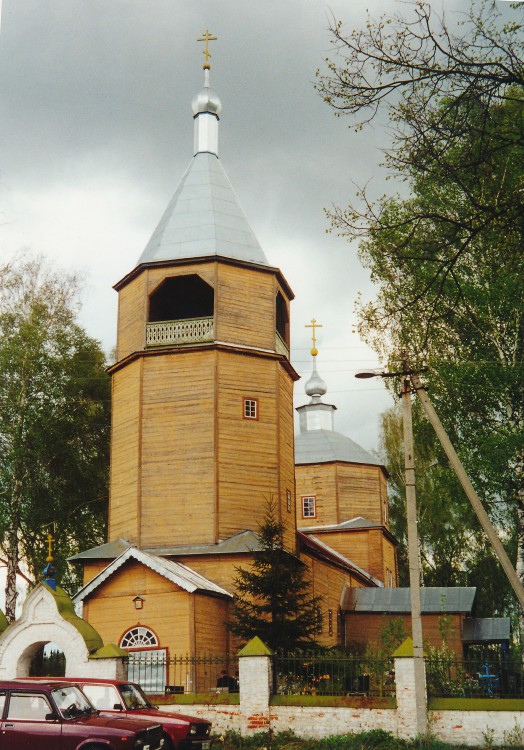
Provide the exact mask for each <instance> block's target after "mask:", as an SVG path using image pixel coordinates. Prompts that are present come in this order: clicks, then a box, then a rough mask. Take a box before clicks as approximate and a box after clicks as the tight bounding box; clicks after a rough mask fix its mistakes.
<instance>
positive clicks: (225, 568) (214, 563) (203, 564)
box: [175, 554, 253, 594]
mask: <svg viewBox="0 0 524 750" xmlns="http://www.w3.org/2000/svg"><path fill="white" fill-rule="evenodd" d="M175 559H176V561H177V562H180V563H182V564H183V565H187V566H188V567H189V568H191V569H192V570H194V571H195V572H196V573H200V575H202V576H204V578H207V579H208V580H210V581H213V583H216V584H217V585H218V586H221V587H222V588H224V589H225V590H226V591H228V592H229V593H230V594H233V593H234V586H233V581H234V580H235V578H236V577H237V571H236V568H237V567H241V568H243V569H244V570H249V568H250V565H251V563H252V560H253V556H252V555H251V554H238V555H185V556H184V555H181V556H177V557H176V558H175Z"/></svg>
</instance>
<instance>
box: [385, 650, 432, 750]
mask: <svg viewBox="0 0 524 750" xmlns="http://www.w3.org/2000/svg"><path fill="white" fill-rule="evenodd" d="M393 658H394V660H395V685H396V691H397V722H398V723H397V732H398V735H399V737H402V738H403V739H414V738H415V737H417V736H420V735H423V734H426V732H427V691H426V690H425V691H424V695H423V696H418V698H419V700H418V701H417V696H416V693H415V659H414V657H413V641H412V640H411V638H406V640H405V641H404V643H402V644H401V645H400V646H399V647H398V648H397V650H396V651H395V653H394V654H393ZM423 668H424V685H425V684H426V679H425V677H426V670H425V664H423ZM421 704H422V709H423V717H422V721H421V719H420V716H417V714H418V713H419V712H420V705H421ZM420 724H422V727H420V726H419V725H420ZM421 729H422V731H421Z"/></svg>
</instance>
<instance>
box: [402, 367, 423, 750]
mask: <svg viewBox="0 0 524 750" xmlns="http://www.w3.org/2000/svg"><path fill="white" fill-rule="evenodd" d="M403 370H404V372H405V373H406V374H405V375H404V376H403V380H402V428H403V433H404V474H405V482H406V518H407V535H408V564H409V593H410V601H411V636H412V639H413V667H414V673H415V674H414V677H415V706H416V728H417V735H418V736H422V735H424V734H426V731H427V698H426V669H425V664H424V644H423V639H422V608H421V602H420V578H421V576H420V557H419V542H418V521H417V499H416V490H415V456H414V446H413V420H412V417H411V393H412V389H411V381H410V379H409V375H408V374H407V372H408V363H407V360H404V362H403Z"/></svg>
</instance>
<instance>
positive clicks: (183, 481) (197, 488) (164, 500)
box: [141, 351, 215, 547]
mask: <svg viewBox="0 0 524 750" xmlns="http://www.w3.org/2000/svg"><path fill="white" fill-rule="evenodd" d="M214 374H215V352H213V351H205V352H186V353H182V352H181V353H180V354H166V355H163V356H158V357H151V358H147V359H145V360H144V385H143V418H142V422H143V430H142V533H141V544H142V545H143V546H151V547H155V546H163V545H182V544H212V543H214V542H215V525H214V494H215V462H214V460H215V453H214V447H215V435H214V412H215V402H214V398H215V391H214V388H215V381H214Z"/></svg>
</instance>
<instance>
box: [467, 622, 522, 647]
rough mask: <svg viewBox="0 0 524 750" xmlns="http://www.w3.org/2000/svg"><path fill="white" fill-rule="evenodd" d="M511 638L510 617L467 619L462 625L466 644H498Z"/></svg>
mask: <svg viewBox="0 0 524 750" xmlns="http://www.w3.org/2000/svg"><path fill="white" fill-rule="evenodd" d="M510 637H511V621H510V619H509V617H467V618H466V619H465V620H464V622H463V625H462V641H463V642H464V643H497V642H500V641H509V639H510Z"/></svg>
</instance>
